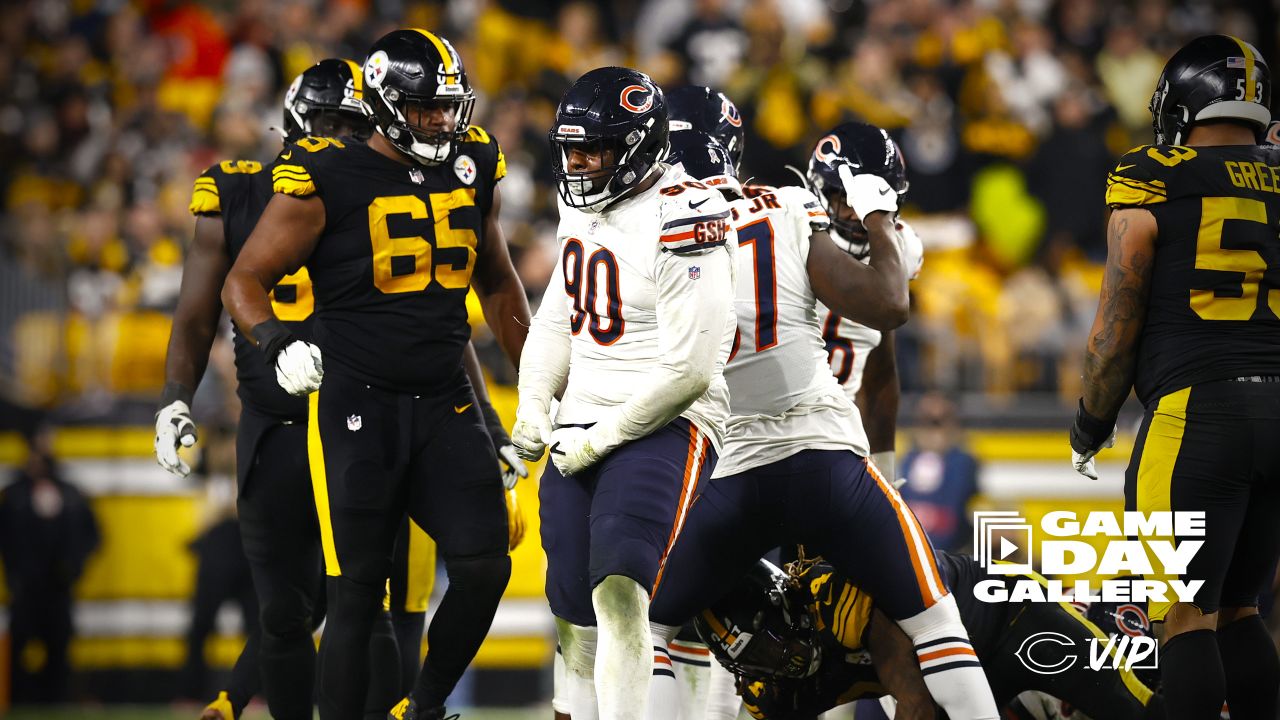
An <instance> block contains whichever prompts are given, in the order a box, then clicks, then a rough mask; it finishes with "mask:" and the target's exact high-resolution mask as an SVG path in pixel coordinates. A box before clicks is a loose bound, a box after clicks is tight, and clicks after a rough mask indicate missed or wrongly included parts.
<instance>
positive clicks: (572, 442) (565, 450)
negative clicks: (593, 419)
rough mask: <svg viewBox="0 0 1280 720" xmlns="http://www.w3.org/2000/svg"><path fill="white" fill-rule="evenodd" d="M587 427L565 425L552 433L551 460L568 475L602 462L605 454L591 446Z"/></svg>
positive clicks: (562, 473) (562, 472)
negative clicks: (601, 459)
mask: <svg viewBox="0 0 1280 720" xmlns="http://www.w3.org/2000/svg"><path fill="white" fill-rule="evenodd" d="M591 436H592V433H591V431H590V430H588V429H587V428H580V427H563V428H560V429H559V430H556V431H555V432H553V433H551V443H550V444H551V462H553V463H555V465H556V469H557V470H559V471H560V474H561V475H564V476H566V477H569V476H572V475H576V474H578V473H580V472H582V471H583V470H586V469H587V468H589V467H591V466H592V465H595V464H596V463H598V462H600V458H601V457H603V455H602V454H601V453H599V452H597V451H596V450H595V449H594V448H592V447H591Z"/></svg>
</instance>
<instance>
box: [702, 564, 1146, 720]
mask: <svg viewBox="0 0 1280 720" xmlns="http://www.w3.org/2000/svg"><path fill="white" fill-rule="evenodd" d="M938 566H939V568H940V569H941V570H942V572H943V574H944V575H945V576H946V578H947V583H948V585H950V587H951V588H952V590H953V591H954V592H955V593H956V597H957V598H958V604H959V607H960V616H961V617H962V618H963V619H964V625H965V628H966V629H967V630H968V631H969V637H970V639H971V640H972V641H973V648H974V650H975V651H977V653H978V657H979V659H981V660H982V667H983V671H984V672H985V673H986V676H987V679H988V680H989V681H990V683H991V690H992V693H993V694H994V695H995V698H996V702H997V704H999V705H1000V707H1001V708H1005V709H1004V711H1003V714H1002V715H1001V717H1011V718H1012V717H1025V716H1026V715H1019V714H1015V711H1014V710H1012V709H1011V706H1012V707H1020V705H1019V704H1018V703H1016V702H1015V698H1016V697H1017V696H1018V695H1019V694H1020V693H1022V692H1024V691H1027V690H1037V691H1040V692H1043V693H1046V694H1048V695H1051V696H1053V697H1055V698H1058V699H1060V700H1063V701H1066V702H1068V703H1069V704H1070V705H1071V706H1072V707H1075V708H1077V709H1079V710H1080V711H1082V712H1083V713H1084V714H1085V715H1087V716H1088V717H1090V718H1093V720H1151V719H1153V718H1163V717H1165V714H1164V703H1163V701H1162V699H1161V697H1160V696H1159V695H1156V694H1154V693H1152V691H1151V689H1150V688H1148V687H1147V686H1146V685H1144V684H1143V683H1142V681H1141V680H1140V679H1139V678H1138V677H1137V675H1135V674H1134V672H1133V671H1132V670H1129V669H1124V668H1123V666H1120V667H1113V666H1112V664H1114V663H1115V655H1114V653H1115V652H1116V651H1115V648H1114V646H1112V647H1109V648H1108V649H1107V651H1106V652H1107V654H1108V655H1109V656H1110V657H1108V658H1107V662H1106V663H1104V664H1103V665H1102V666H1101V667H1100V668H1099V669H1098V670H1094V669H1093V668H1092V667H1091V666H1090V665H1089V664H1088V663H1087V662H1084V661H1081V660H1078V661H1076V662H1075V663H1074V664H1073V665H1071V666H1070V667H1067V668H1065V669H1062V670H1060V671H1054V672H1044V671H1041V670H1033V669H1031V666H1032V665H1039V666H1041V667H1054V668H1057V667H1058V666H1060V665H1061V664H1063V662H1064V660H1065V659H1066V657H1067V656H1068V655H1069V654H1075V655H1076V657H1077V658H1083V657H1088V653H1089V652H1090V650H1089V649H1088V648H1089V647H1091V646H1092V644H1093V640H1094V639H1095V638H1096V639H1104V638H1106V634H1105V633H1104V632H1103V630H1101V629H1100V628H1099V627H1098V626H1097V625H1095V624H1093V623H1092V622H1090V621H1089V620H1088V619H1086V618H1085V617H1084V616H1082V615H1081V614H1080V612H1079V611H1077V610H1076V609H1075V608H1073V607H1072V606H1071V605H1070V604H1068V603H1040V602H1014V603H988V602H982V601H980V600H978V599H977V598H976V597H975V596H974V587H975V585H976V584H977V583H978V582H979V581H981V580H990V579H998V580H1000V581H1001V582H1004V583H1006V587H1009V585H1008V584H1009V583H1011V582H1013V581H1016V580H1020V579H1026V578H1030V579H1033V580H1035V581H1036V582H1041V583H1043V582H1045V580H1044V578H1043V577H1041V576H1040V575H1037V574H1035V573H1028V574H1026V575H1008V576H1000V575H991V574H988V573H987V571H986V570H984V569H983V568H981V567H980V566H979V565H978V562H977V561H976V560H974V559H973V558H972V557H969V556H967V555H960V554H957V553H947V552H940V553H938ZM788 569H789V570H790V572H789V573H784V572H782V571H781V570H779V569H778V568H777V567H775V566H774V565H772V564H770V563H769V562H768V561H765V560H761V561H760V562H759V563H758V564H757V565H756V566H755V567H754V568H753V569H752V570H751V572H750V573H748V574H747V576H746V577H744V578H743V579H742V581H741V582H740V583H739V585H738V586H737V587H736V588H735V590H734V592H732V593H730V594H729V595H726V596H725V598H724V599H722V600H721V601H719V602H717V603H716V604H715V605H713V606H712V607H710V608H708V609H706V610H705V611H703V612H702V613H701V614H700V615H699V616H698V617H697V619H696V620H695V624H696V626H697V628H698V633H699V635H701V636H702V638H703V639H704V640H705V641H706V642H707V645H708V647H710V648H711V651H712V653H713V654H714V655H715V657H716V659H717V660H718V661H719V662H720V664H721V665H723V666H724V667H726V668H727V669H729V670H730V671H731V672H733V673H734V674H735V675H736V676H737V679H738V691H739V693H740V694H741V695H742V698H743V702H744V703H745V705H746V709H747V710H748V712H750V713H751V715H752V716H753V717H756V718H768V719H769V720H796V719H798V718H812V717H814V716H816V715H818V714H820V713H823V712H825V711H827V710H830V709H831V708H833V707H836V706H838V705H843V704H845V703H849V702H853V701H855V700H857V699H859V698H873V697H882V696H884V695H886V694H889V693H892V694H893V696H894V698H895V700H896V701H897V708H896V714H895V715H894V717H897V718H899V719H902V718H920V717H926V718H932V717H934V703H933V700H932V699H931V698H930V697H929V693H928V689H927V688H926V687H925V685H924V680H923V678H922V677H921V675H920V669H919V666H918V664H917V662H916V659H915V654H914V653H913V652H912V648H911V643H910V640H908V638H907V636H906V634H905V633H903V632H902V631H901V630H899V629H898V628H897V626H896V625H895V624H894V623H893V622H892V621H891V620H889V617H888V616H887V615H885V614H884V612H883V611H881V610H880V609H879V608H878V607H877V605H876V601H875V599H874V598H872V597H871V596H869V595H868V594H867V593H866V592H864V591H863V590H862V589H861V588H859V587H857V586H856V585H854V584H853V583H852V582H850V581H849V579H848V578H847V577H845V576H843V575H841V574H840V573H839V572H838V571H836V570H835V568H833V567H831V566H830V565H829V564H827V563H825V562H821V561H799V562H797V563H793V564H791V565H789V566H788ZM1123 630H1124V632H1125V633H1128V634H1133V633H1134V631H1132V630H1130V629H1128V628H1125V629H1123ZM1046 633H1052V634H1054V635H1055V642H1051V643H1048V644H1047V646H1046V647H1037V646H1036V645H1035V637H1036V636H1037V635H1042V634H1046ZM936 652H938V653H945V652H947V650H946V649H945V646H941V647H940V648H939V649H938V650H937V651H936ZM1022 712H1025V711H1022ZM862 715H863V713H862V710H861V709H859V712H858V716H859V717H862Z"/></svg>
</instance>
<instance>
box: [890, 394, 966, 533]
mask: <svg viewBox="0 0 1280 720" xmlns="http://www.w3.org/2000/svg"><path fill="white" fill-rule="evenodd" d="M911 435H912V447H911V450H910V451H909V452H908V453H907V454H906V457H904V458H903V461H902V476H903V477H905V478H906V479H907V483H906V485H903V486H902V491H901V492H902V497H903V499H905V500H906V501H907V504H908V505H910V506H911V510H912V511H913V512H914V513H915V514H916V517H917V518H919V520H920V524H921V525H923V526H924V529H925V532H927V533H929V537H930V539H932V540H933V544H934V547H936V548H938V549H939V550H960V549H961V548H963V547H965V545H966V544H968V542H969V534H970V520H969V501H970V499H972V498H973V496H974V495H977V494H978V461H977V459H975V458H974V457H973V456H972V455H970V454H969V452H968V451H967V450H965V449H964V448H963V447H961V445H960V426H959V423H958V422H957V421H956V408H955V405H954V404H953V403H952V402H951V400H949V399H947V397H946V396H945V395H942V394H940V393H929V394H927V395H924V396H922V397H921V398H920V401H919V403H918V404H917V406H916V424H915V427H914V428H913V430H912V432H911Z"/></svg>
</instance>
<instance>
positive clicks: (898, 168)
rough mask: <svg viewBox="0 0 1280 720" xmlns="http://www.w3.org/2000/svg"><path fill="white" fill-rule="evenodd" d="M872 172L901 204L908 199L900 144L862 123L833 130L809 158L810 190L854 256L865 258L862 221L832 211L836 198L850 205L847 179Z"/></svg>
mask: <svg viewBox="0 0 1280 720" xmlns="http://www.w3.org/2000/svg"><path fill="white" fill-rule="evenodd" d="M863 173H871V174H872V175H879V176H880V177H882V178H884V179H885V181H886V182H888V183H889V187H891V188H893V189H894V191H895V192H897V193H898V203H899V205H901V203H902V201H903V199H904V198H906V196H907V189H908V188H909V187H910V183H908V182H907V165H906V162H905V161H904V160H903V159H902V150H901V149H899V148H898V143H896V142H894V141H893V139H892V138H890V137H889V133H888V132H885V131H884V130H883V129H882V128H878V127H876V126H875V125H868V124H866V123H860V122H846V123H841V124H839V125H837V126H835V127H834V128H832V129H831V132H828V133H827V134H826V135H823V136H822V139H820V140H818V142H817V144H816V145H814V148H813V154H812V155H810V156H809V170H808V172H807V173H806V174H805V180H806V181H807V182H808V184H809V189H810V190H812V191H813V193H814V194H815V195H817V196H818V201H819V202H821V203H822V205H823V209H824V210H826V211H827V214H828V215H830V216H831V229H832V231H833V232H834V233H835V234H836V235H837V236H838V237H840V239H842V240H844V241H845V242H847V243H849V244H850V245H851V246H852V247H853V248H854V255H855V256H856V257H859V259H861V258H862V257H865V256H866V255H867V254H868V253H869V250H868V248H867V231H866V228H864V227H862V222H861V221H849V220H845V219H842V218H840V217H839V216H838V215H837V214H836V212H835V211H834V210H833V209H832V206H831V203H832V200H833V199H837V198H838V199H840V200H841V201H842V202H844V203H845V204H847V203H848V200H847V198H846V197H845V176H846V175H847V176H848V177H849V178H850V179H852V178H853V176H854V175H861V174H863Z"/></svg>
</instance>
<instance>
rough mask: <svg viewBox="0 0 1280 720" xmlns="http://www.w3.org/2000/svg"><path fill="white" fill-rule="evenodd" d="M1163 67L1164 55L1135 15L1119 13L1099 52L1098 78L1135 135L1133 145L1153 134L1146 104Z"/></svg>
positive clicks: (1129, 129) (1123, 120) (1127, 127)
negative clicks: (1155, 48)
mask: <svg viewBox="0 0 1280 720" xmlns="http://www.w3.org/2000/svg"><path fill="white" fill-rule="evenodd" d="M1163 68H1164V58H1162V57H1160V56H1159V55H1157V54H1156V53H1155V51H1153V50H1152V49H1151V48H1150V47H1149V46H1148V45H1147V43H1146V40H1145V38H1143V36H1142V31H1141V29H1140V28H1139V27H1138V26H1137V25H1136V24H1135V23H1134V21H1133V17H1132V16H1130V15H1127V14H1122V15H1120V16H1118V17H1117V20H1116V22H1115V23H1114V24H1113V25H1111V27H1110V28H1109V29H1108V30H1107V40H1106V45H1105V46H1104V47H1103V49H1102V52H1101V53H1099V54H1098V77H1099V78H1101V80H1102V86H1103V87H1104V88H1105V89H1106V92H1107V99H1108V100H1109V101H1110V102H1111V105H1112V106H1113V107H1115V109H1116V113H1117V114H1118V115H1119V116H1120V122H1122V123H1123V124H1124V126H1125V128H1126V129H1127V130H1128V131H1129V133H1130V135H1131V136H1132V137H1133V138H1134V140H1135V142H1133V143H1132V144H1133V145H1137V144H1138V142H1137V140H1138V139H1139V138H1140V137H1149V136H1150V132H1151V113H1150V112H1149V111H1148V110H1147V106H1148V105H1149V104H1150V102H1151V93H1152V91H1153V90H1154V89H1155V86H1156V78H1158V77H1160V71H1161V70H1162V69H1163Z"/></svg>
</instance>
